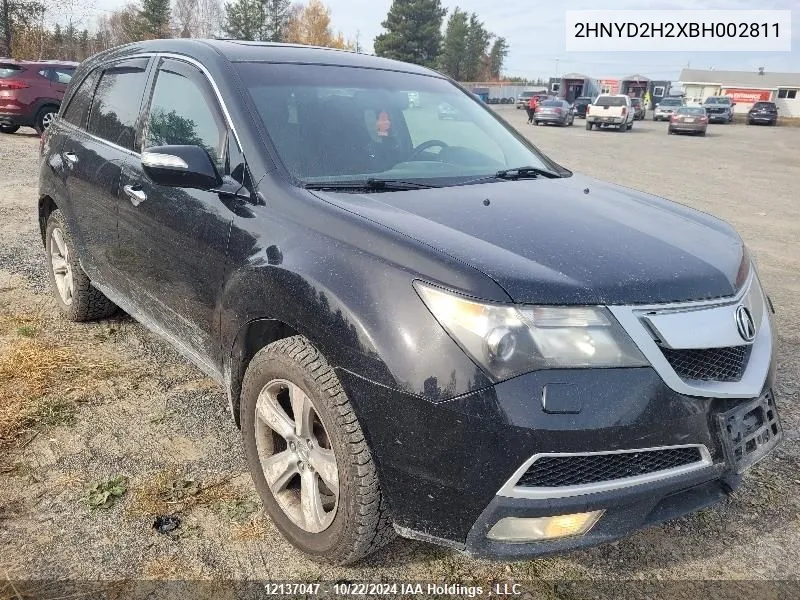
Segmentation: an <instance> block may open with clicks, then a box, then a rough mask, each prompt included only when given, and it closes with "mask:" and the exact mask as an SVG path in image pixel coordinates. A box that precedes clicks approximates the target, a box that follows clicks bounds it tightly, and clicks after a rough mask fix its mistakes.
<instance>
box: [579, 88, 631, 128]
mask: <svg viewBox="0 0 800 600" xmlns="http://www.w3.org/2000/svg"><path fill="white" fill-rule="evenodd" d="M635 116H636V114H635V112H634V110H633V107H632V106H631V99H630V98H629V97H628V96H625V95H624V94H603V95H600V96H598V97H597V98H595V101H594V102H592V103H591V104H590V105H589V106H588V107H586V129H587V130H589V131H591V129H592V127H595V126H596V127H597V128H598V129H599V128H600V127H616V128H617V129H619V130H620V131H628V129H630V128H631V127H633V119H634V117H635Z"/></svg>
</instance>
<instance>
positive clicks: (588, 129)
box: [586, 121, 592, 131]
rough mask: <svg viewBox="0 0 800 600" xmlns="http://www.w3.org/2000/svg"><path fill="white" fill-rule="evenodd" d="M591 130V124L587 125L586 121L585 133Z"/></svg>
mask: <svg viewBox="0 0 800 600" xmlns="http://www.w3.org/2000/svg"><path fill="white" fill-rule="evenodd" d="M591 130H592V124H591V123H589V121H586V131H591Z"/></svg>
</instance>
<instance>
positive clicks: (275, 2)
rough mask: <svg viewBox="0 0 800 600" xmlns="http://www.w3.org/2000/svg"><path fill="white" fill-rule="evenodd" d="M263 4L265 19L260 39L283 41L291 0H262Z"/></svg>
mask: <svg viewBox="0 0 800 600" xmlns="http://www.w3.org/2000/svg"><path fill="white" fill-rule="evenodd" d="M263 5H264V6H263V7H264V13H265V15H264V16H265V19H264V31H262V32H261V39H262V40H264V41H266V42H280V41H283V36H284V34H285V32H286V26H287V24H288V22H289V17H290V9H291V1H290V0H263Z"/></svg>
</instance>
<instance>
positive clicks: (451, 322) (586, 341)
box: [414, 282, 649, 381]
mask: <svg viewBox="0 0 800 600" xmlns="http://www.w3.org/2000/svg"><path fill="white" fill-rule="evenodd" d="M414 285H415V287H416V289H417V292H418V293H419V295H420V297H421V298H422V300H423V302H424V303H425V305H426V306H427V307H428V309H429V310H430V311H431V313H433V316H434V317H436V320H437V321H439V323H440V324H441V326H442V327H444V329H445V330H446V331H447V332H448V333H449V334H450V336H451V337H452V338H453V339H454V340H455V341H456V342H457V343H458V344H459V345H460V346H461V348H463V350H464V351H465V352H466V353H467V354H468V355H469V356H470V357H472V359H473V360H475V362H476V363H477V364H478V365H480V366H481V367H482V368H483V369H484V370H485V371H486V372H487V374H488V375H489V376H491V377H492V378H493V379H494V380H495V381H501V380H503V379H508V378H510V377H514V376H515V375H521V374H522V373H527V372H529V371H535V370H538V369H548V368H603V367H643V366H647V365H649V363H648V362H647V359H645V357H644V356H643V355H642V353H641V352H640V351H639V349H638V348H637V347H636V345H635V344H634V343H633V341H632V340H631V339H630V337H629V336H628V334H627V333H625V330H623V329H622V327H621V326H620V325H619V323H617V321H616V319H614V317H613V316H612V315H611V313H610V312H609V311H608V310H607V309H606V308H603V307H600V306H523V305H510V304H486V303H482V302H477V301H475V300H470V299H468V298H464V297H463V296H459V295H456V294H453V293H450V292H446V291H444V290H442V289H440V288H437V287H434V286H431V285H427V284H424V283H420V282H416V283H415V284H414Z"/></svg>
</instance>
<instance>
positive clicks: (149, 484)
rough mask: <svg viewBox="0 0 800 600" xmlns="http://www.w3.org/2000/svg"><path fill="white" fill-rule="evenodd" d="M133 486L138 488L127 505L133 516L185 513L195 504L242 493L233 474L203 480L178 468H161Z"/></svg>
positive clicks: (227, 499) (212, 502)
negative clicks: (234, 484)
mask: <svg viewBox="0 0 800 600" xmlns="http://www.w3.org/2000/svg"><path fill="white" fill-rule="evenodd" d="M132 487H133V488H134V489H135V492H134V496H133V500H132V501H131V503H130V505H129V506H128V509H127V513H128V516H130V517H138V516H156V515H177V514H182V515H185V514H186V513H187V512H189V511H190V510H191V509H192V508H195V507H198V506H205V507H211V506H213V505H215V504H218V503H220V502H233V501H236V500H237V499H238V498H240V496H241V494H240V492H239V491H238V489H237V488H236V487H235V486H233V485H232V484H231V482H230V478H229V477H216V478H210V479H207V480H200V479H198V478H195V477H191V476H188V475H185V474H184V473H182V472H181V471H180V470H178V469H168V470H165V471H159V472H157V473H155V474H153V475H151V476H150V477H148V478H147V479H146V480H145V481H144V482H142V483H140V484H138V485H136V486H132Z"/></svg>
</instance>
